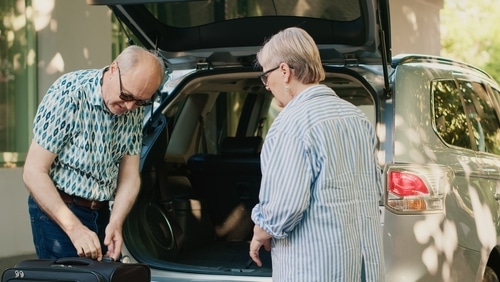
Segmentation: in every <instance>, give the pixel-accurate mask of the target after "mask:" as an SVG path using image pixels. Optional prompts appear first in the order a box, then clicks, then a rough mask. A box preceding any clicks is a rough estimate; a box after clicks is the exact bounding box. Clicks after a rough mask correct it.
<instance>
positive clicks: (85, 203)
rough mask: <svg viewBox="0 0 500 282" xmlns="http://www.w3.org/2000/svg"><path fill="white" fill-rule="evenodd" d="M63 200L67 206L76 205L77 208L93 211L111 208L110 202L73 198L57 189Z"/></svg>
mask: <svg viewBox="0 0 500 282" xmlns="http://www.w3.org/2000/svg"><path fill="white" fill-rule="evenodd" d="M57 191H59V195H61V199H62V200H63V202H65V203H66V204H75V205H77V206H81V207H85V208H88V209H91V210H100V209H102V208H109V201H101V202H100V201H91V200H87V199H85V198H82V197H78V196H72V195H68V194H66V193H64V192H63V191H61V190H59V189H57Z"/></svg>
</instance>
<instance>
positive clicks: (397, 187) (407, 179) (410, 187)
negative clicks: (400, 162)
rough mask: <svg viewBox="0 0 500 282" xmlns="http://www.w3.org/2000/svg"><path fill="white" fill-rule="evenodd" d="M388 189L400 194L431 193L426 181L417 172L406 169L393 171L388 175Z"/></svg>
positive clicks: (416, 194) (420, 194) (418, 194)
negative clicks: (409, 171)
mask: <svg viewBox="0 0 500 282" xmlns="http://www.w3.org/2000/svg"><path fill="white" fill-rule="evenodd" d="M388 180H389V181H388V183H387V189H388V191H389V192H390V193H393V194H395V195H398V196H403V197H405V196H423V195H429V189H428V188H427V185H425V183H424V181H423V180H422V179H421V178H420V177H418V176H417V175H415V174H412V173H408V172H405V171H391V172H389V175H388Z"/></svg>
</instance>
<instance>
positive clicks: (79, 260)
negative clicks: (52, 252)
mask: <svg viewBox="0 0 500 282" xmlns="http://www.w3.org/2000/svg"><path fill="white" fill-rule="evenodd" d="M114 261H115V260H114V259H113V258H112V257H108V256H104V257H103V258H102V262H114ZM96 262H97V261H96V260H93V259H89V258H85V257H69V258H59V259H57V260H56V261H55V263H57V264H68V265H91V264H94V263H96Z"/></svg>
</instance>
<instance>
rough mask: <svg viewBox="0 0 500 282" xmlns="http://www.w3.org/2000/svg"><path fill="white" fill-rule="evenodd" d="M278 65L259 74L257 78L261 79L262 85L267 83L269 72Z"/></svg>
mask: <svg viewBox="0 0 500 282" xmlns="http://www.w3.org/2000/svg"><path fill="white" fill-rule="evenodd" d="M279 67H280V66H277V67H275V68H272V69H270V70H268V71H265V72H263V73H262V74H261V75H259V78H260V80H262V83H264V85H267V77H268V76H269V74H270V73H271V72H273V71H275V70H277V69H278V68H279Z"/></svg>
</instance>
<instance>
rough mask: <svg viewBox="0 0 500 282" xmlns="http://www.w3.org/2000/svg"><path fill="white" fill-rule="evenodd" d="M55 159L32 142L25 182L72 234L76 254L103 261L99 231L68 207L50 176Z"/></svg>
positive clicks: (50, 213)
mask: <svg viewBox="0 0 500 282" xmlns="http://www.w3.org/2000/svg"><path fill="white" fill-rule="evenodd" d="M55 158H56V155H55V154H54V153H52V152H50V151H48V150H46V149H45V148H43V147H42V146H40V145H38V144H37V143H36V142H35V141H33V142H32V143H31V146H30V148H29V151H28V155H27V156H26V162H25V164H24V171H23V180H24V183H25V185H26V187H27V188H28V190H29V192H30V194H31V196H32V197H33V199H34V200H35V201H36V203H37V204H38V205H39V206H40V208H41V209H42V210H43V211H44V212H45V213H46V214H47V215H48V216H49V217H50V218H51V219H52V220H54V221H55V222H56V223H57V224H58V225H59V226H60V227H61V228H62V230H64V232H65V233H66V234H67V235H68V236H69V238H70V240H71V242H72V243H73V245H74V246H75V249H76V251H77V254H78V255H79V256H85V257H89V258H93V259H98V260H101V259H102V252H101V244H100V243H99V238H98V237H97V234H95V233H94V232H92V231H91V230H89V229H88V228H87V227H85V226H84V225H83V224H82V223H81V222H80V220H79V219H78V218H77V217H76V216H75V215H74V214H73V213H72V212H71V210H70V209H69V208H68V207H67V206H66V204H65V203H64V202H63V201H62V199H61V196H60V195H59V193H58V192H57V188H56V187H55V186H54V182H53V181H52V179H51V178H50V176H49V171H50V166H51V165H52V163H53V162H54V159H55Z"/></svg>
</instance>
